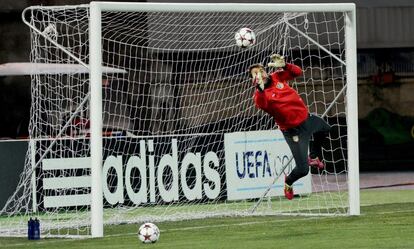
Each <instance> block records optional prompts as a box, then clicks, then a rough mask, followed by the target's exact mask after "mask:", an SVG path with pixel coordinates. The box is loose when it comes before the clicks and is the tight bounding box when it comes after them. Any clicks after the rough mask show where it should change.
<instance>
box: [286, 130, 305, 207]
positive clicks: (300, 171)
mask: <svg viewBox="0 0 414 249" xmlns="http://www.w3.org/2000/svg"><path fill="white" fill-rule="evenodd" d="M283 135H284V137H285V140H286V142H287V144H288V145H289V148H290V150H291V152H292V156H293V159H294V160H295V163H296V167H295V168H294V169H293V170H292V171H291V172H290V174H289V175H288V176H287V177H286V178H285V196H286V198H288V199H289V200H291V199H292V198H293V187H292V185H293V183H294V182H295V181H297V180H298V179H300V178H302V177H304V176H306V175H307V174H308V173H309V166H308V160H307V158H308V147H309V139H310V135H311V134H310V133H308V131H307V130H306V129H305V128H304V126H303V125H301V126H298V127H297V128H293V129H289V130H287V131H284V132H283Z"/></svg>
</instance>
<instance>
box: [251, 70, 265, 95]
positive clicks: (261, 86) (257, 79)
mask: <svg viewBox="0 0 414 249" xmlns="http://www.w3.org/2000/svg"><path fill="white" fill-rule="evenodd" d="M252 77H253V81H254V83H255V84H256V87H257V88H258V89H259V90H260V91H263V90H264V89H265V83H264V81H263V77H262V74H261V73H260V72H258V73H255V74H252Z"/></svg>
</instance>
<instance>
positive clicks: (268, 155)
mask: <svg viewBox="0 0 414 249" xmlns="http://www.w3.org/2000/svg"><path fill="white" fill-rule="evenodd" d="M224 149H225V162H226V163H225V165H226V183H227V199H228V200H242V199H250V198H260V197H261V195H262V194H263V192H264V191H265V190H266V189H267V188H268V187H269V185H270V184H271V183H272V181H273V179H274V177H275V176H276V173H275V170H276V172H277V173H280V171H281V169H282V168H283V166H284V165H285V164H286V163H287V162H288V161H289V159H290V158H291V157H292V153H291V152H290V149H289V147H288V145H287V143H286V141H285V139H284V137H283V134H282V132H281V131H280V130H269V131H251V132H235V133H229V134H225V135H224ZM294 167H295V161H294V160H292V162H291V165H289V166H288V167H287V168H286V170H285V173H286V174H288V173H289V172H290V171H291V170H292V169H293V168H294ZM283 187H284V175H282V176H280V177H279V179H278V180H277V181H276V182H275V184H274V185H273V186H272V188H271V190H270V191H269V193H268V196H281V195H284V193H283ZM293 187H294V188H293V189H294V192H295V194H307V193H311V191H312V186H311V175H310V173H309V174H308V175H307V176H305V177H303V178H301V179H299V180H298V181H296V182H295V183H294V184H293Z"/></svg>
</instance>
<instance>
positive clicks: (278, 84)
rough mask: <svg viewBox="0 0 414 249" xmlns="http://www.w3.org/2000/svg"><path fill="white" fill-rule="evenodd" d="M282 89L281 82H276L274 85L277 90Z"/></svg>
mask: <svg viewBox="0 0 414 249" xmlns="http://www.w3.org/2000/svg"><path fill="white" fill-rule="evenodd" d="M283 87H284V85H283V83H282V82H277V84H276V88H277V89H283Z"/></svg>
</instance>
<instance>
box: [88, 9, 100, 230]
mask: <svg viewBox="0 0 414 249" xmlns="http://www.w3.org/2000/svg"><path fill="white" fill-rule="evenodd" d="M101 40H102V39H101V9H100V6H99V5H98V4H96V3H94V2H92V3H91V4H90V19H89V48H90V52H89V53H90V58H89V64H90V74H89V77H90V78H89V80H90V93H91V97H90V123H91V125H90V127H91V128H90V132H91V140H90V143H91V236H92V237H94V238H96V237H103V192H102V52H101V51H102V44H101Z"/></svg>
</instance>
